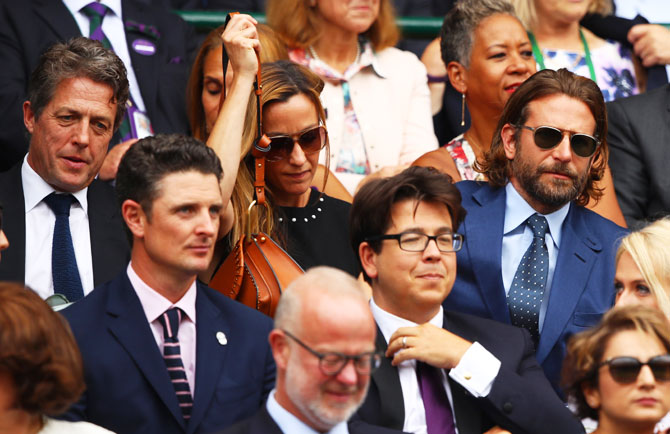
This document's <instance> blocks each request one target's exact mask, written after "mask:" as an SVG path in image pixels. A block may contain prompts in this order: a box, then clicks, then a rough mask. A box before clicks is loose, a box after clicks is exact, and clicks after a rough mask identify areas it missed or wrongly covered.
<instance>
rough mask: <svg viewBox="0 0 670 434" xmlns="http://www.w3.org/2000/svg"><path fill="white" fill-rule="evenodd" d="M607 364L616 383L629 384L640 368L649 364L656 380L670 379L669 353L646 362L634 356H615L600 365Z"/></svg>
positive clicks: (635, 377)
mask: <svg viewBox="0 0 670 434" xmlns="http://www.w3.org/2000/svg"><path fill="white" fill-rule="evenodd" d="M605 365H607V366H609V370H610V375H611V376H612V378H613V379H614V381H616V382H617V383H621V384H629V383H632V382H634V381H635V380H637V376H638V375H639V374H640V370H641V369H642V367H643V366H644V365H647V366H649V369H651V372H652V373H653V374H654V378H655V379H656V381H670V354H663V355H660V356H656V357H652V358H651V359H649V360H648V361H647V362H646V363H642V362H641V361H639V360H638V359H636V358H635V357H615V358H613V359H609V360H605V361H604V362H602V363H601V364H600V365H598V366H599V367H601V366H605Z"/></svg>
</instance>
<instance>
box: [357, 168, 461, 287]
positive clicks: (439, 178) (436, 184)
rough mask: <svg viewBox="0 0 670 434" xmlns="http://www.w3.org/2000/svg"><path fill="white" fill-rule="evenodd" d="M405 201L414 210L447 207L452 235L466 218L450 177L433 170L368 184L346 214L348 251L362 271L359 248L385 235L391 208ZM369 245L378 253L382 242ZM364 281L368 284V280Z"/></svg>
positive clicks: (418, 170)
mask: <svg viewBox="0 0 670 434" xmlns="http://www.w3.org/2000/svg"><path fill="white" fill-rule="evenodd" d="M405 200H412V201H414V202H415V204H416V205H415V206H416V207H418V206H419V203H421V202H431V203H437V204H442V205H444V206H446V207H447V210H448V211H449V216H450V217H451V224H452V230H453V231H454V232H456V231H457V230H458V226H459V225H460V224H461V222H462V221H463V219H464V218H465V209H464V208H463V207H462V206H461V192H460V191H458V189H457V188H456V186H454V184H453V183H452V179H451V176H449V175H447V174H446V173H443V172H440V171H439V170H436V169H434V168H432V167H418V166H413V167H409V168H407V169H405V170H403V171H402V172H400V173H399V174H397V175H395V176H391V177H389V178H378V179H375V180H372V181H369V182H367V183H365V184H364V185H363V186H362V187H361V189H360V190H359V191H358V192H357V193H356V196H355V197H354V202H353V204H352V205H351V211H350V213H349V237H350V241H351V247H352V248H353V249H354V252H355V254H356V257H357V258H358V263H359V265H360V267H361V270H363V265H362V264H361V262H360V261H361V258H360V257H359V256H358V247H359V246H360V245H361V243H362V242H363V241H365V239H366V238H368V237H373V236H377V235H383V234H384V233H386V231H387V230H388V228H389V227H390V226H391V223H392V221H391V209H392V208H393V205H395V204H396V203H398V202H402V201H405ZM415 210H416V208H415ZM369 244H370V247H371V248H372V250H373V251H374V252H375V253H379V252H380V249H381V241H370V242H369ZM364 277H365V280H366V281H367V282H368V283H370V278H369V277H368V276H367V275H366V276H364Z"/></svg>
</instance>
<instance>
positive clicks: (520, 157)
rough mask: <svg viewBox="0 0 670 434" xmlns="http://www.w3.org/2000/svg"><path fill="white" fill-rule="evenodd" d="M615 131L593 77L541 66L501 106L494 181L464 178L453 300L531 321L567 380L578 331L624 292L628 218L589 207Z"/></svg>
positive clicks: (544, 354)
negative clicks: (620, 271) (619, 246)
mask: <svg viewBox="0 0 670 434" xmlns="http://www.w3.org/2000/svg"><path fill="white" fill-rule="evenodd" d="M606 135H607V124H606V111H605V103H604V101H603V97H602V94H601V92H600V90H599V88H598V86H597V85H596V84H595V83H594V82H593V81H591V80H588V79H585V78H582V77H579V76H576V75H574V74H572V73H570V72H568V71H567V70H564V69H561V70H559V71H551V70H544V71H540V72H538V73H537V74H535V75H533V76H532V77H530V78H529V79H528V80H527V81H526V82H524V83H523V84H522V85H521V86H520V87H519V88H518V89H517V90H516V92H515V93H514V94H513V95H512V97H511V98H510V100H509V102H508V103H507V105H506V107H505V109H504V111H503V113H502V115H501V118H500V121H499V122H498V127H497V130H496V133H495V134H494V139H493V142H492V144H491V151H490V152H489V154H487V156H486V158H485V160H484V161H482V162H480V163H479V165H480V168H481V169H482V171H483V173H484V174H485V175H486V177H487V179H488V183H476V182H471V181H464V182H459V183H458V184H456V185H457V187H458V188H459V190H460V191H461V194H462V195H463V206H464V207H465V209H466V210H467V212H468V215H467V218H466V219H465V221H464V224H463V233H464V235H465V238H466V240H467V242H466V243H465V247H464V248H463V249H461V251H460V252H458V277H457V278H456V283H455V284H454V290H453V293H452V295H451V296H450V297H449V298H448V300H447V301H445V303H444V306H445V307H446V308H448V309H453V310H458V311H461V312H467V313H471V314H474V315H478V316H481V317H485V318H491V319H495V320H497V321H500V322H504V323H509V324H513V325H515V326H518V327H523V328H525V329H527V330H528V331H529V332H530V334H531V336H532V337H533V338H534V341H535V346H536V357H537V359H538V361H539V363H540V364H541V365H542V368H543V369H544V372H545V374H546V375H547V377H548V378H549V380H550V381H551V382H552V385H553V386H554V387H555V388H556V390H557V391H558V390H559V388H558V382H559V376H560V369H561V363H562V361H563V358H564V355H565V344H566V340H567V338H568V337H569V336H570V335H572V334H574V333H575V332H578V331H581V330H583V329H585V328H587V327H589V326H591V325H593V324H595V323H596V322H597V321H598V319H599V318H600V317H601V316H602V314H603V313H604V312H605V311H607V309H609V307H610V306H612V304H613V302H614V291H613V290H612V281H613V278H614V271H615V264H614V253H615V248H616V241H617V239H619V238H620V237H621V236H622V235H623V234H624V233H625V229H623V228H621V227H619V226H617V225H616V224H614V223H612V222H611V221H609V220H607V219H604V218H602V217H600V216H599V215H597V214H595V213H593V212H591V211H589V210H587V209H586V208H584V205H585V204H586V203H587V202H589V201H596V200H598V199H599V198H600V197H601V196H602V192H601V191H600V190H599V189H598V188H597V186H596V181H598V180H600V179H602V177H603V174H604V171H605V168H606V164H607V156H608V149H607V142H606V141H605V139H604V138H605V137H606ZM559 393H560V392H559Z"/></svg>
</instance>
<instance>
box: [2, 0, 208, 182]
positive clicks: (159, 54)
mask: <svg viewBox="0 0 670 434" xmlns="http://www.w3.org/2000/svg"><path fill="white" fill-rule="evenodd" d="M94 1H96V0H21V1H2V2H0V62H1V63H2V65H3V68H1V69H0V112H2V113H3V116H2V118H0V155H2V156H3V158H1V159H0V171H3V170H7V169H8V168H9V167H11V166H13V165H14V164H15V163H16V162H18V161H19V160H20V159H21V157H22V156H23V155H24V154H25V153H26V150H27V147H28V140H27V138H26V136H25V133H24V130H23V128H22V123H21V116H22V113H21V104H23V101H24V100H25V99H26V87H27V83H28V79H29V74H30V72H31V71H32V70H33V69H34V68H35V66H36V65H37V62H38V60H39V57H40V55H41V54H42V52H44V50H46V49H47V48H48V47H49V46H51V45H52V44H54V43H56V42H64V41H66V40H68V39H70V38H74V37H77V36H91V35H90V31H91V26H90V18H89V17H88V16H87V15H86V14H85V13H84V12H83V11H82V9H83V8H84V7H85V6H86V5H87V4H88V3H91V2H94ZM97 1H99V2H100V4H102V5H104V7H105V8H106V13H105V15H104V17H103V18H102V31H103V33H104V34H105V36H106V37H107V39H108V40H109V41H110V43H111V46H112V49H113V50H114V51H115V52H116V54H117V55H118V56H119V57H120V58H121V59H122V60H123V62H124V64H125V66H126V70H127V71H128V79H129V81H130V91H131V96H132V99H131V101H132V102H133V110H134V109H140V110H142V111H143V112H144V113H145V114H146V115H147V117H148V118H149V120H150V122H151V126H152V128H153V131H154V132H156V133H183V134H186V133H187V132H188V119H187V115H186V103H185V95H186V82H187V80H188V74H189V71H190V60H191V58H192V56H194V53H195V50H196V49H197V43H198V42H197V38H196V36H195V32H194V30H193V29H192V28H191V27H190V26H188V25H187V24H186V23H185V22H184V20H182V19H181V18H180V17H179V16H178V15H176V14H174V13H173V12H172V11H170V10H169V9H168V8H165V7H159V6H152V5H148V4H143V3H141V2H138V1H136V0H97ZM139 125H142V124H141V123H138V124H137V126H139ZM117 143H118V142H117V141H116V140H115V141H113V142H112V143H111V145H112V146H113V148H110V149H111V150H110V156H109V158H108V159H107V160H106V161H105V164H104V166H103V169H102V171H101V172H102V173H101V178H102V179H105V180H108V179H113V178H114V174H115V172H116V167H117V166H118V162H119V161H120V158H121V156H122V155H123V151H125V149H126V148H127V146H129V144H130V143H132V142H130V141H128V142H124V146H115V145H117ZM117 147H118V149H116V148H117Z"/></svg>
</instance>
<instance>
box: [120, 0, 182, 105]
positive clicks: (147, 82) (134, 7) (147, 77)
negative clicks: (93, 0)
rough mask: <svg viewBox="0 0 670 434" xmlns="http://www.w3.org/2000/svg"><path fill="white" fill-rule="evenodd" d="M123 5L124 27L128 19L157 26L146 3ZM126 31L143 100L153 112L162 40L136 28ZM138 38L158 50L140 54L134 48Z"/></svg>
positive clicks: (125, 1)
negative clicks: (148, 53)
mask: <svg viewBox="0 0 670 434" xmlns="http://www.w3.org/2000/svg"><path fill="white" fill-rule="evenodd" d="M121 4H122V5H123V6H122V15H123V16H122V17H121V18H122V20H123V25H124V27H125V26H126V23H127V22H128V20H131V21H136V22H138V23H141V24H146V25H151V26H156V27H158V26H157V24H156V23H155V22H154V21H153V17H152V14H151V13H149V12H148V11H146V10H145V8H144V5H142V4H140V3H139V2H131V1H127V0H123V1H122V2H121ZM162 30H163V31H169V30H170V29H162ZM125 32H126V44H127V45H128V52H129V53H130V63H132V65H133V71H134V72H135V77H136V78H137V82H138V85H139V88H140V92H141V94H142V101H144V106H145V108H146V110H147V112H150V113H151V112H153V108H155V107H156V105H157V102H156V98H157V93H158V84H159V80H157V79H156V73H157V72H158V71H159V69H160V68H159V65H157V64H156V62H157V59H158V58H159V57H160V56H161V53H159V50H160V44H159V42H160V41H156V40H153V39H151V38H150V37H148V36H147V35H144V34H142V33H136V32H135V31H134V30H128V29H126V30H125ZM137 39H146V40H150V41H151V42H153V43H154V44H155V45H156V51H155V52H154V54H153V55H150V56H145V55H142V54H138V53H137V51H135V48H133V42H134V41H135V40H137Z"/></svg>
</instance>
